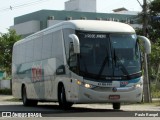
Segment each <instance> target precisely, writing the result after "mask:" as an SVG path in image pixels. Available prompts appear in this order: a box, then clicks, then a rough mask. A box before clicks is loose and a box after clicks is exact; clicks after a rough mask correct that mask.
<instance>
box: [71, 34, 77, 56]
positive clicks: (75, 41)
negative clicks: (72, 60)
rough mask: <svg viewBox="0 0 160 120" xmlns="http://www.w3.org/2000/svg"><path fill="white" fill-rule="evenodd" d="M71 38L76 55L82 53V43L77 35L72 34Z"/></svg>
mask: <svg viewBox="0 0 160 120" xmlns="http://www.w3.org/2000/svg"><path fill="white" fill-rule="evenodd" d="M69 37H70V38H71V39H72V40H73V47H74V53H77V54H78V53H80V43H79V38H78V37H77V35H75V34H70V35H69Z"/></svg>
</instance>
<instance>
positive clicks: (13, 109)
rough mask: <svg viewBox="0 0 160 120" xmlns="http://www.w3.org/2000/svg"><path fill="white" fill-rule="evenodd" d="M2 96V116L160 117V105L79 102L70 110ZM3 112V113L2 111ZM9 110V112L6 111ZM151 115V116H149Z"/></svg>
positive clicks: (0, 105)
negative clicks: (114, 106) (26, 104)
mask: <svg viewBox="0 0 160 120" xmlns="http://www.w3.org/2000/svg"><path fill="white" fill-rule="evenodd" d="M8 99H9V98H8V97H6V98H5V96H0V118H2V116H3V118H5V117H4V116H5V115H6V114H11V115H12V117H15V118H16V117H17V116H18V115H19V116H20V117H28V115H29V116H30V117H58V118H59V117H64V118H65V119H66V118H69V117H94V118H98V117H117V118H118V117H160V106H156V105H153V104H152V105H149V104H147V105H144V104H143V105H142V104H128V105H122V106H121V109H120V110H113V109H112V105H111V104H77V105H73V107H72V108H71V109H69V110H63V109H60V108H59V106H58V104H56V103H39V104H38V106H35V107H24V106H23V105H22V102H12V101H8ZM2 112H3V113H2ZM6 112H8V113H6ZM2 114H3V115H2ZM149 115H150V116H149Z"/></svg>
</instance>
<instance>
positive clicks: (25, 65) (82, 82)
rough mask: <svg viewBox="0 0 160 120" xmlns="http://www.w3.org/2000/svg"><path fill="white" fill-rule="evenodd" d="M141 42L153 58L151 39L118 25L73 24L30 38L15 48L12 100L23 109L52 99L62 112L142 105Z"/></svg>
mask: <svg viewBox="0 0 160 120" xmlns="http://www.w3.org/2000/svg"><path fill="white" fill-rule="evenodd" d="M140 39H141V40H142V41H144V47H145V52H146V54H149V53H150V52H151V44H150V42H149V40H148V39H147V38H146V37H143V36H137V35H136V33H135V30H134V29H133V28H132V27H131V26H129V25H127V24H124V23H119V22H111V21H93V20H71V21H66V22H62V23H59V24H57V25H54V26H52V27H49V28H47V29H44V30H42V31H40V32H37V33H35V34H33V35H30V36H29V37H26V38H24V39H22V40H20V41H18V42H16V43H15V44H14V47H13V58H12V92H13V96H14V97H16V98H19V99H22V100H23V105H25V106H27V105H36V104H37V103H38V101H53V102H59V105H60V106H61V107H62V108H68V107H71V106H72V105H73V104H74V103H112V104H113V109H120V106H121V103H122V102H123V103H124V102H140V101H141V99H142V93H143V79H142V63H141V55H140V49H139V40H140Z"/></svg>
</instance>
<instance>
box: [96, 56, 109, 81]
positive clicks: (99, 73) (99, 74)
mask: <svg viewBox="0 0 160 120" xmlns="http://www.w3.org/2000/svg"><path fill="white" fill-rule="evenodd" d="M107 61H108V62H109V57H108V53H107V54H106V56H105V58H104V60H103V63H102V65H101V68H100V70H99V72H98V75H97V79H99V77H100V76H101V74H102V72H103V70H104V67H105V65H106V63H107ZM108 64H109V63H108Z"/></svg>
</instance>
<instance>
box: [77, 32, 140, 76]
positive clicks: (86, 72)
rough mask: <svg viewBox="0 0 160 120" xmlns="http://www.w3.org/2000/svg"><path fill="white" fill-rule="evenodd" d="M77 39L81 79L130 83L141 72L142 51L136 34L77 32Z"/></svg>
mask: <svg viewBox="0 0 160 120" xmlns="http://www.w3.org/2000/svg"><path fill="white" fill-rule="evenodd" d="M78 37H79V40H80V55H79V60H78V61H79V69H80V75H82V76H83V77H87V78H93V79H114V78H115V79H124V78H126V79H128V78H130V76H133V75H135V74H139V73H140V72H141V62H140V51H139V46H138V42H137V37H136V35H135V34H118V33H113V34H108V33H93V32H92V33H89V32H78ZM136 76H137V75H135V77H136ZM138 77H139V76H138Z"/></svg>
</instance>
